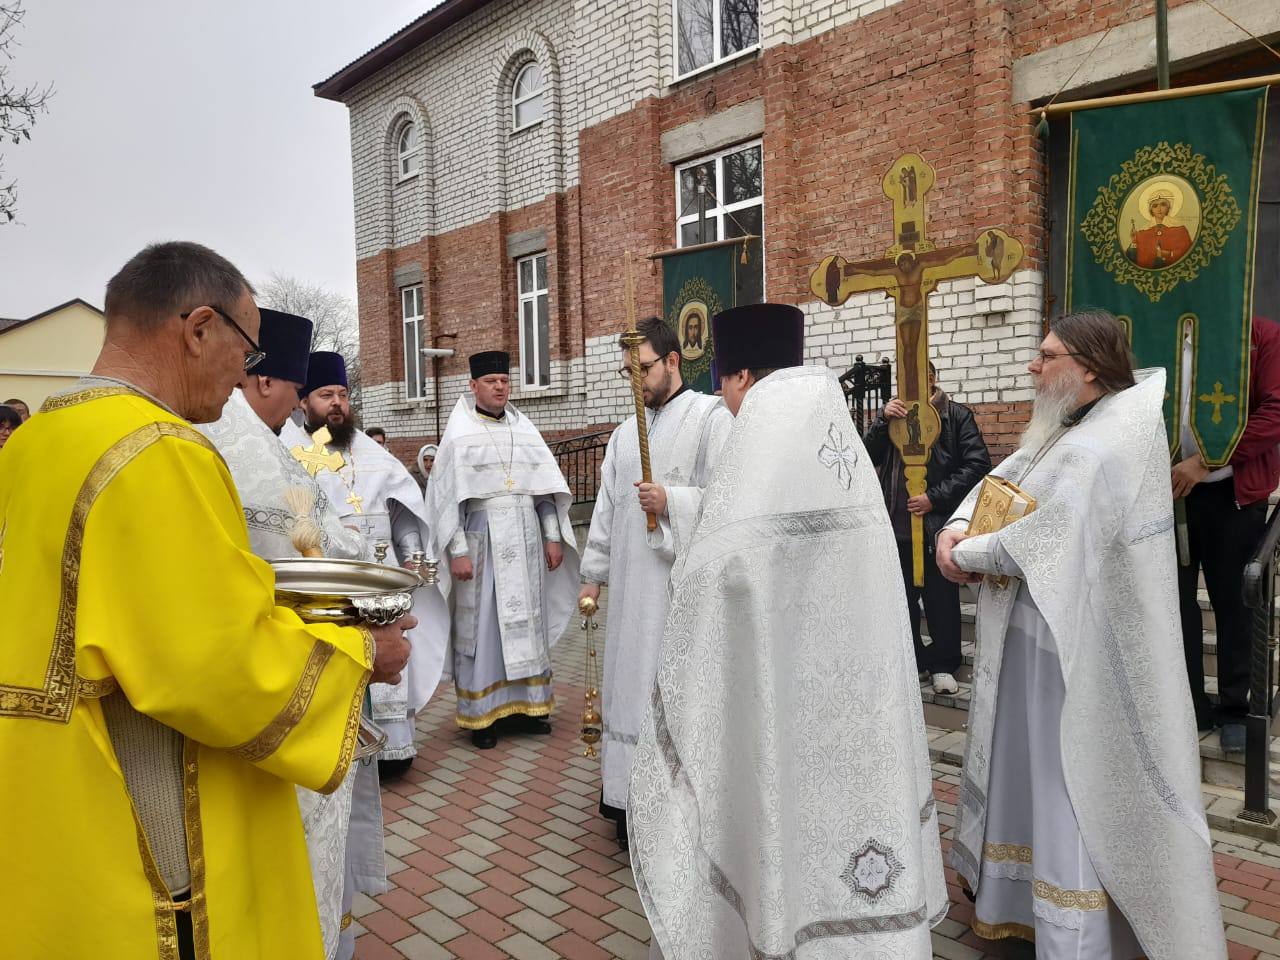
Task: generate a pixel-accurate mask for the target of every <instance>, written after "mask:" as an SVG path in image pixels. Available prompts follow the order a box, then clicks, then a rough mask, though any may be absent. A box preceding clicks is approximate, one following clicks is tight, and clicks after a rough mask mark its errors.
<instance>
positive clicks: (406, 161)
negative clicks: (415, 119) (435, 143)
mask: <svg viewBox="0 0 1280 960" xmlns="http://www.w3.org/2000/svg"><path fill="white" fill-rule="evenodd" d="M421 158H422V148H421V146H420V145H419V143H418V128H417V127H416V126H415V125H414V124H413V123H412V121H406V122H405V124H404V125H403V126H402V127H401V128H400V132H399V133H398V134H396V179H397V180H407V179H408V178H409V177H414V176H417V174H418V164H419V161H420V160H421Z"/></svg>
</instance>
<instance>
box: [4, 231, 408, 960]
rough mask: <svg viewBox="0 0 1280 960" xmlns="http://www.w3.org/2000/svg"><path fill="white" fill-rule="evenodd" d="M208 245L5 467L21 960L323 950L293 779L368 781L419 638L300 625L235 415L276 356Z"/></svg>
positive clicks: (7, 793) (8, 786) (246, 296)
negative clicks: (385, 690)
mask: <svg viewBox="0 0 1280 960" xmlns="http://www.w3.org/2000/svg"><path fill="white" fill-rule="evenodd" d="M258 322H259V321H258V310H257V307H256V306H254V303H253V299H252V288H251V287H250V286H249V284H248V283H247V282H246V281H245V279H244V277H243V276H242V275H241V274H240V272H239V271H238V270H236V268H235V267H234V266H232V265H231V264H230V263H228V262H227V261H226V260H224V259H223V258H222V257H220V256H218V255H217V254H216V253H214V252H213V251H211V250H208V249H206V248H204V247H201V246H198V245H196V244H190V243H166V244H158V245H155V246H152V247H148V248H147V249H145V250H143V251H142V252H141V253H139V254H138V255H137V256H136V257H134V258H133V259H132V260H131V261H130V262H129V263H127V264H126V265H125V266H124V268H123V269H121V271H120V272H119V273H118V274H117V275H116V276H115V277H114V278H113V279H112V280H111V282H110V283H109V284H108V286H107V294H106V324H107V328H106V342H105V344H104V346H103V348H102V353H101V355H100V356H99V358H98V361H97V364H96V365H95V367H94V371H93V374H92V375H91V376H90V377H88V378H86V380H84V381H82V382H81V384H79V385H78V386H77V388H76V389H74V390H72V391H71V392H70V393H67V394H63V395H60V396H55V397H52V398H50V399H49V400H48V401H47V402H46V403H45V405H44V408H43V409H42V410H41V412H40V413H39V414H38V415H36V416H35V417H33V418H32V419H31V422H30V423H29V424H27V425H25V427H24V429H23V431H21V432H20V433H18V434H16V435H15V437H14V439H13V440H12V441H11V442H10V443H8V444H6V445H5V447H4V449H3V450H2V451H0V609H2V610H4V611H5V612H6V618H5V624H4V628H3V639H2V641H0V770H3V771H4V775H3V786H0V877H4V888H5V891H6V895H5V900H6V903H5V910H4V914H5V917H6V924H5V934H4V942H5V946H4V950H3V952H4V953H5V955H6V956H10V955H11V956H14V957H24V958H26V957H30V958H40V960H80V958H89V957H92V958H95V960H99V958H110V960H115V958H119V960H126V958H127V960H139V958H158V960H179V958H184V960H185V958H187V957H192V958H199V960H280V958H318V957H322V956H323V951H322V947H321V934H320V926H319V922H318V919H317V914H316V906H315V896H314V892H313V889H312V883H311V875H310V870H309V867H308V862H307V850H306V846H305V844H304V842H303V834H302V824H301V820H300V817H299V813H298V802H297V798H296V793H295V790H294V787H293V784H295V783H297V784H302V785H303V786H306V787H309V788H311V789H313V790H320V791H328V790H333V789H334V788H336V787H337V786H338V785H339V784H340V783H341V782H342V781H343V779H344V777H345V775H346V772H347V768H348V766H349V765H350V763H351V757H352V752H353V749H354V747H355V740H356V732H357V725H358V722H359V716H360V706H361V701H362V700H363V698H364V694H365V687H366V686H367V684H368V683H369V682H371V681H373V682H396V681H397V680H398V679H399V672H400V669H401V668H402V667H403V665H404V663H405V662H406V660H407V658H408V644H407V642H406V641H405V640H404V639H403V637H402V629H403V628H407V627H410V626H412V625H413V622H412V620H411V619H408V620H404V621H401V622H399V623H397V624H395V625H392V626H390V627H378V628H375V629H372V630H366V629H363V628H350V627H336V626H332V625H319V626H317V625H306V624H303V623H302V621H301V620H299V619H298V617H297V616H296V615H295V614H293V613H292V612H291V611H289V610H286V609H284V608H281V607H277V606H275V603H274V596H273V586H274V580H273V577H272V574H271V569H270V567H268V566H267V564H266V563H264V562H263V561H262V560H260V559H258V558H257V557H255V556H254V554H253V552H252V551H251V550H250V547H249V540H248V536H247V533H246V530H245V523H244V519H243V516H242V514H241V506H240V501H239V498H238V496H237V494H236V489H235V486H234V484H233V482H232V479H231V476H230V474H229V473H228V471H227V468H226V465H225V464H224V463H223V461H222V459H221V457H220V456H219V455H218V453H217V452H216V450H215V449H214V447H213V446H212V445H211V444H210V443H209V441H208V440H207V439H205V438H204V436H202V435H201V434H199V433H197V432H196V431H195V430H194V429H192V427H191V426H190V423H202V422H208V421H211V420H216V419H217V417H218V416H219V413H220V412H221V410H222V406H223V404H224V403H225V402H226V400H227V397H228V396H229V395H230V393H231V389H232V387H233V386H234V385H235V383H236V381H237V380H239V379H240V377H241V376H242V375H243V372H244V370H245V369H246V368H248V367H251V366H252V364H253V363H254V362H256V360H257V359H260V356H259V354H260V353H261V351H260V349H259V347H258V345H257V343H256V342H255V341H254V337H255V336H256V335H257V330H258Z"/></svg>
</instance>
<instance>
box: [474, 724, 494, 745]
mask: <svg viewBox="0 0 1280 960" xmlns="http://www.w3.org/2000/svg"><path fill="white" fill-rule="evenodd" d="M471 744H472V746H474V747H475V748H476V749H477V750H492V749H493V748H494V747H496V746H497V745H498V735H497V734H496V733H494V732H493V727H485V728H484V729H483V730H472V731H471Z"/></svg>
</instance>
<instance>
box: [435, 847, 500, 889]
mask: <svg viewBox="0 0 1280 960" xmlns="http://www.w3.org/2000/svg"><path fill="white" fill-rule="evenodd" d="M498 849H502V848H501V847H499V848H498ZM445 859H446V860H448V861H449V862H450V863H452V864H453V865H454V866H455V867H457V868H458V869H459V870H463V871H465V872H466V873H469V874H471V875H472V876H474V875H475V874H477V873H484V872H485V871H486V870H488V869H489V868H490V867H492V866H493V864H492V863H490V862H489V861H488V860H486V859H484V857H477V856H476V855H475V854H474V853H472V852H471V851H470V850H455V851H454V852H453V853H450V854H448V855H447V856H445ZM445 882H446V883H447V882H448V881H445Z"/></svg>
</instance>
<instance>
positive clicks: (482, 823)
mask: <svg viewBox="0 0 1280 960" xmlns="http://www.w3.org/2000/svg"><path fill="white" fill-rule="evenodd" d="M465 826H466V828H467V829H468V830H470V831H471V832H472V833H473V834H476V835H477V836H481V837H484V838H485V839H486V840H497V839H498V838H499V837H500V836H502V835H503V834H504V833H506V832H507V831H506V830H505V829H504V828H502V827H500V826H498V825H497V824H496V823H494V822H493V821H491V820H485V819H483V818H476V819H475V820H472V821H471V822H470V823H468V824H465Z"/></svg>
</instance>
